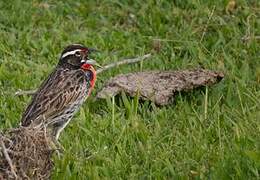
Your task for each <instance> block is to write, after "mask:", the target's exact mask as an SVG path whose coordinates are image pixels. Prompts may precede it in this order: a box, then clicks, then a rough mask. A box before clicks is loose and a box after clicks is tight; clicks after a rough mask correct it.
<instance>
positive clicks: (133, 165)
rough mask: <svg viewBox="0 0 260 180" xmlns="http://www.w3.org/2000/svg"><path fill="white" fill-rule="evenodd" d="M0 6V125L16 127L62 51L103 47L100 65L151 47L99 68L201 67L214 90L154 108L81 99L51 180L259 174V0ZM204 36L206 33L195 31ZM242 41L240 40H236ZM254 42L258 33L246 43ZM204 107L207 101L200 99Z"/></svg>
mask: <svg viewBox="0 0 260 180" xmlns="http://www.w3.org/2000/svg"><path fill="white" fill-rule="evenodd" d="M227 4H228V1H227V0H217V1H213V0H212V1H210V0H174V1H171V0H169V1H166V0H161V1H155V0H154V1H152V0H151V1H145V2H143V1H137V0H128V1H123V0H122V1H120V0H114V1H109V0H104V1H101V0H99V1H94V0H93V1H85V0H82V1H77V2H75V1H74V0H68V1H66V2H63V1H54V0H53V1H37V0H30V1H29V0H28V1H22V0H13V1H3V0H2V1H0V37H1V38H0V64H1V65H0V66H1V67H0V93H1V96H0V127H1V128H10V127H13V126H16V125H17V124H18V122H19V120H20V118H21V114H22V112H23V110H24V108H25V107H26V105H27V104H28V102H29V100H30V97H27V96H24V97H16V96H14V93H15V91H17V90H18V89H34V88H37V87H38V86H39V84H40V82H41V81H42V80H43V79H44V78H45V77H46V76H47V74H48V73H49V72H50V71H51V70H52V68H53V67H54V66H55V64H56V63H57V60H58V57H59V55H60V53H61V51H62V49H63V48H64V46H66V45H68V44H70V43H75V42H81V43H83V44H85V45H87V46H89V47H95V48H97V49H99V50H101V51H102V53H100V54H98V55H96V59H98V60H99V62H100V64H106V63H110V62H113V61H116V60H118V59H120V58H124V57H135V56H139V55H143V54H145V53H149V52H150V51H151V50H152V48H153V40H154V39H160V43H161V51H160V53H158V54H155V55H154V56H153V57H152V58H151V59H150V60H149V61H146V62H144V63H143V64H141V65H140V64H136V65H131V66H127V67H126V66H124V67H121V68H118V69H113V70H111V71H109V72H106V73H104V74H101V75H100V76H99V77H98V82H97V86H96V90H98V89H100V88H101V87H102V84H103V83H104V81H106V80H107V79H109V78H110V77H112V76H114V75H116V74H119V73H127V72H132V71H140V70H150V69H160V70H169V69H184V68H191V67H198V66H200V67H205V68H209V69H214V70H222V71H223V72H225V74H226V77H225V79H224V80H223V81H222V82H221V83H220V84H218V85H216V86H214V87H211V88H208V89H202V90H200V91H194V92H191V93H189V94H180V95H178V96H177V98H176V101H175V103H174V104H172V105H169V106H167V107H156V106H155V105H153V104H149V103H148V102H145V103H139V102H138V100H137V99H136V98H135V99H128V98H126V97H125V98H123V99H122V98H120V99H119V100H117V101H116V102H117V103H114V102H113V101H112V100H107V101H101V102H95V101H94V99H93V94H95V93H96V91H95V92H94V93H93V94H92V98H89V99H88V101H87V102H86V103H85V104H84V106H83V107H82V108H81V109H80V112H79V113H78V114H77V116H76V117H75V118H74V119H73V121H72V122H71V124H70V125H69V126H68V127H67V128H66V130H65V132H64V133H63V134H62V136H61V143H62V144H63V145H64V147H65V149H66V151H65V152H64V155H63V157H62V158H61V159H58V158H57V157H55V158H54V159H55V164H56V167H55V171H54V172H53V179H60V178H61V177H63V178H64V179H172V178H184V179H188V178H195V179H259V178H260V108H259V107H260V103H259V99H260V92H259V83H260V43H259V35H260V1H258V0H237V1H236V5H237V6H236V9H234V10H232V8H231V7H230V8H229V9H230V10H231V11H232V12H231V13H228V12H227V11H226V8H227ZM204 32H205V33H204ZM245 37H246V39H247V40H242V39H243V38H245ZM257 38H258V39H257ZM205 102H206V103H205Z"/></svg>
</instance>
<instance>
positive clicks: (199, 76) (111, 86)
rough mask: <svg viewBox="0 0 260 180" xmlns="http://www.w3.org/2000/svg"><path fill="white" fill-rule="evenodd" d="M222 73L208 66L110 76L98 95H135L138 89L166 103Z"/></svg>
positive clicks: (142, 95) (219, 77)
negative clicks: (205, 67) (182, 92)
mask: <svg viewBox="0 0 260 180" xmlns="http://www.w3.org/2000/svg"><path fill="white" fill-rule="evenodd" d="M223 77H224V74H223V73H221V72H216V71H211V70H206V69H194V70H180V71H147V72H137V73H129V74H123V75H118V76H116V77H114V78H112V79H110V80H109V81H108V82H107V83H106V84H105V86H104V87H103V89H102V90H101V91H100V92H99V93H98V94H97V98H100V99H104V98H107V97H112V96H115V95H117V94H119V93H121V92H125V93H126V94H128V95H130V96H132V97H133V96H135V95H136V94H137V93H139V95H140V98H141V99H143V100H151V101H153V102H154V103H155V104H157V105H167V104H169V103H171V102H172V100H173V97H174V95H175V94H176V93H177V92H180V91H188V90H192V89H194V88H198V87H202V86H211V85H213V84H216V83H218V82H219V81H221V80H222V79H223Z"/></svg>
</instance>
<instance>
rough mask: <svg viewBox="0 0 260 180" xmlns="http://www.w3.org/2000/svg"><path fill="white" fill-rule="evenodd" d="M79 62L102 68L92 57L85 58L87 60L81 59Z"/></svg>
mask: <svg viewBox="0 0 260 180" xmlns="http://www.w3.org/2000/svg"><path fill="white" fill-rule="evenodd" d="M81 62H82V63H86V64H91V65H93V66H97V67H99V68H102V66H101V65H100V64H98V63H97V62H96V61H95V60H94V59H87V60H85V59H83V60H81Z"/></svg>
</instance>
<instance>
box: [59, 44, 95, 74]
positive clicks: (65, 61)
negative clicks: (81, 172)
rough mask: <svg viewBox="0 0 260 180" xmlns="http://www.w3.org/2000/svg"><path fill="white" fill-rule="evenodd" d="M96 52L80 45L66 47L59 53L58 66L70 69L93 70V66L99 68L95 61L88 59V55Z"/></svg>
mask: <svg viewBox="0 0 260 180" xmlns="http://www.w3.org/2000/svg"><path fill="white" fill-rule="evenodd" d="M95 51H97V50H95V49H92V48H87V47H85V46H83V45H81V44H72V45H69V46H67V47H66V48H65V49H64V50H63V52H62V53H61V57H60V61H59V65H62V66H66V67H69V68H72V69H83V70H92V71H93V70H94V71H95V69H94V67H93V66H100V65H99V64H98V63H97V62H96V61H95V60H93V59H90V58H89V55H90V54H91V53H92V52H95Z"/></svg>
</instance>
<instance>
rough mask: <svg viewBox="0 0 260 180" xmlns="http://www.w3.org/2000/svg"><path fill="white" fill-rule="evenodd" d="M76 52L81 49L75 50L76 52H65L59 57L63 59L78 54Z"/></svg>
mask: <svg viewBox="0 0 260 180" xmlns="http://www.w3.org/2000/svg"><path fill="white" fill-rule="evenodd" d="M78 51H81V49H76V50H73V51H69V52H66V53H64V54H63V55H62V56H61V58H65V57H66V56H69V55H72V54H75V53H76V52H78Z"/></svg>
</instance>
